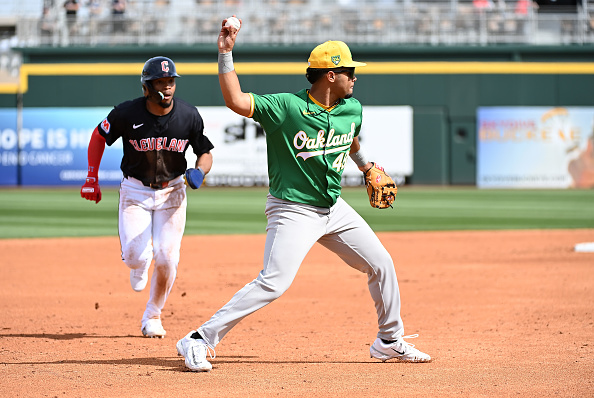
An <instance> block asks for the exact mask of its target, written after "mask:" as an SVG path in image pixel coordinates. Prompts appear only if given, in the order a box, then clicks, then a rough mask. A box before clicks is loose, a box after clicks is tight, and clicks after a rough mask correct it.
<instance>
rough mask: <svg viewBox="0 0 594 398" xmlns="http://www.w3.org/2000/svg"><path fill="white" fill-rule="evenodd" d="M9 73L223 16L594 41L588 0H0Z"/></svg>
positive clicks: (300, 35)
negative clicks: (31, 52) (49, 56)
mask: <svg viewBox="0 0 594 398" xmlns="http://www.w3.org/2000/svg"><path fill="white" fill-rule="evenodd" d="M0 8H1V9H2V10H3V11H2V16H0V69H3V70H6V69H9V70H10V69H11V68H12V67H15V66H18V64H19V59H18V54H15V53H14V52H12V51H11V49H13V48H18V47H43V46H52V47H70V46H86V47H89V46H90V47H93V46H115V45H165V44H181V45H184V44H185V45H193V44H197V43H209V44H210V43H214V42H215V40H216V36H217V33H218V31H219V30H220V27H221V21H222V19H223V18H226V17H228V16H231V15H233V14H236V15H237V16H238V17H240V18H241V19H242V20H243V23H244V29H243V31H242V34H241V41H242V42H243V43H253V44H260V45H292V44H305V43H307V44H317V43H320V42H323V41H325V40H328V39H329V38H339V39H341V40H343V41H346V42H348V43H351V44H363V45H365V44H372V45H376V46H377V45H380V46H381V45H399V44H404V45H428V46H451V45H472V46H492V45H499V44H526V45H547V44H551V45H559V44H570V45H586V44H592V43H594V1H586V0H573V1H571V0H545V1H529V0H420V1H412V0H224V1H210V0H0Z"/></svg>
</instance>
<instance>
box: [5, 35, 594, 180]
mask: <svg viewBox="0 0 594 398" xmlns="http://www.w3.org/2000/svg"><path fill="white" fill-rule="evenodd" d="M312 47H313V44H312V45H302V46H283V47H274V46H270V47H262V46H247V45H245V46H244V45H242V44H241V42H239V43H238V44H237V46H236V49H235V50H234V58H235V61H236V63H235V66H236V69H237V71H238V73H239V74H240V80H241V83H242V88H243V90H244V91H253V92H256V93H262V94H263V93H273V92H281V91H288V92H294V91H298V90H299V89H301V88H303V87H305V86H307V85H308V82H307V81H306V79H305V77H304V72H305V68H306V66H307V64H306V60H307V57H308V56H309V52H310V51H311V48H312ZM351 50H352V53H353V57H354V58H355V59H356V60H360V61H364V62H367V63H368V66H367V67H365V68H360V69H358V70H357V75H358V81H357V84H356V87H355V96H356V97H357V98H358V99H359V100H360V101H361V102H362V103H363V104H364V105H410V106H412V107H413V110H414V120H413V134H414V142H413V145H414V157H413V159H414V174H413V175H412V176H411V177H410V178H409V179H408V182H409V183H411V184H431V185H474V184H475V181H476V176H475V174H476V110H477V108H478V107H480V106H551V107H557V106H594V46H552V47H549V46H537V47H535V46H502V47H437V48H433V47H398V46H391V47H382V46H351ZM19 51H21V52H22V54H23V60H24V62H23V66H22V68H21V76H20V80H19V82H18V83H6V84H1V83H0V108H10V107H16V106H17V104H18V103H19V101H20V100H22V105H23V107H92V106H113V105H115V104H118V103H119V102H121V101H124V100H126V99H129V98H132V97H134V96H139V95H141V86H140V80H139V77H140V71H141V69H142V65H143V63H144V61H145V60H146V59H148V58H150V57H152V56H156V55H164V56H168V57H170V58H172V59H173V60H174V61H175V62H176V65H177V69H178V73H180V74H181V75H182V80H180V81H179V84H178V88H177V94H176V95H178V96H179V97H181V98H184V99H186V100H187V101H189V102H191V103H193V104H195V105H197V106H220V105H224V104H223V100H222V96H221V94H220V91H219V85H218V78H217V65H216V53H217V50H216V45H215V44H214V42H213V45H209V46H202V47H191V48H190V47H184V46H178V47H171V46H166V47H130V48H126V47H118V48H111V47H102V48H30V49H19ZM89 123H90V124H96V123H97V121H96V120H93V121H89ZM386 123H390V121H389V120H387V121H386Z"/></svg>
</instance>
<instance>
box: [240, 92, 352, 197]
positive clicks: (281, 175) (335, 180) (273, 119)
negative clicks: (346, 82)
mask: <svg viewBox="0 0 594 398" xmlns="http://www.w3.org/2000/svg"><path fill="white" fill-rule="evenodd" d="M250 96H251V99H252V109H251V112H250V115H249V116H250V117H252V118H253V119H254V120H255V121H257V122H258V123H260V124H261V125H262V127H263V128H264V131H266V145H267V155H268V178H269V181H270V194H271V195H272V196H274V197H276V198H279V199H284V200H290V201H292V202H298V203H305V204H309V205H313V206H318V207H330V206H332V205H334V203H336V200H337V199H338V197H339V196H340V190H341V186H340V181H341V179H342V172H343V170H344V166H345V165H346V162H347V159H348V158H349V151H350V148H351V144H352V143H353V139H354V138H355V137H356V136H357V135H359V131H360V129H361V121H362V107H361V103H359V101H357V100H356V99H354V98H349V99H341V100H340V101H338V103H336V104H335V105H333V106H331V107H329V108H325V107H324V106H323V105H321V104H320V103H318V102H317V101H315V100H314V99H313V98H312V97H311V96H310V95H309V91H308V90H305V89H304V90H301V91H299V92H298V93H295V94H291V93H279V94H268V95H257V94H253V93H250Z"/></svg>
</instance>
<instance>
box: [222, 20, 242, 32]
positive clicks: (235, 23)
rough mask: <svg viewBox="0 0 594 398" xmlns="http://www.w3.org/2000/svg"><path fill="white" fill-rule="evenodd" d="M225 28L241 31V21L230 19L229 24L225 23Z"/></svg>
mask: <svg viewBox="0 0 594 398" xmlns="http://www.w3.org/2000/svg"><path fill="white" fill-rule="evenodd" d="M225 26H232V27H233V28H235V29H239V27H240V26H241V23H240V22H239V19H237V18H235V17H229V18H227V22H225Z"/></svg>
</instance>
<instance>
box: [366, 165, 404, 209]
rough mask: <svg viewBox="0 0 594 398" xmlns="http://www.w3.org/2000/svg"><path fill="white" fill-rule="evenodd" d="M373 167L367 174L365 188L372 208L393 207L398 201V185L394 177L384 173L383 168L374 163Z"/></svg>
mask: <svg viewBox="0 0 594 398" xmlns="http://www.w3.org/2000/svg"><path fill="white" fill-rule="evenodd" d="M372 164H373V166H372V167H371V168H370V169H369V170H367V172H366V173H365V186H366V187H367V195H368V196H369V203H370V204H371V207H375V208H378V209H385V208H388V207H392V203H393V202H394V199H396V191H398V188H396V184H395V183H394V180H393V179H392V177H390V176H389V175H388V174H386V172H385V171H384V169H383V167H381V166H378V165H377V164H375V163H373V162H372Z"/></svg>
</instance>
